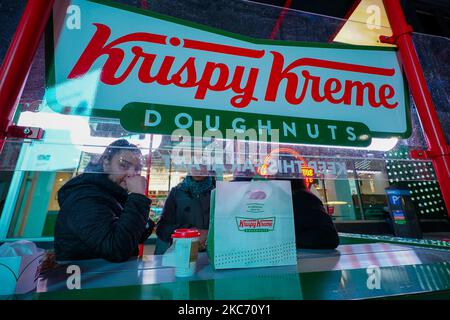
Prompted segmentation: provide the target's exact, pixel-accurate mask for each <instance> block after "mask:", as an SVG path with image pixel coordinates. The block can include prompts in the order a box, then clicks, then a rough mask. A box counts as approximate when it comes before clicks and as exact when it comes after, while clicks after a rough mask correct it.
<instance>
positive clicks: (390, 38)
mask: <svg viewBox="0 0 450 320" xmlns="http://www.w3.org/2000/svg"><path fill="white" fill-rule="evenodd" d="M407 33H408V34H409V33H413V28H412V27H411V26H410V25H408V26H407V27H406V28H405V30H402V31H401V32H399V33H398V34H396V35H392V36H380V37H379V39H380V42H381V43H388V44H396V43H397V39H398V38H399V37H401V36H402V35H404V34H407Z"/></svg>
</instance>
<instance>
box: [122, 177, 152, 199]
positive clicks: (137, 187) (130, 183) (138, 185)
mask: <svg viewBox="0 0 450 320" xmlns="http://www.w3.org/2000/svg"><path fill="white" fill-rule="evenodd" d="M125 184H126V189H127V190H128V191H129V192H133V193H139V194H142V195H145V194H146V192H145V187H146V186H147V180H146V179H145V178H144V177H142V176H132V177H127V178H125Z"/></svg>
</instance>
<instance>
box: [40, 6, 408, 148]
mask: <svg viewBox="0 0 450 320" xmlns="http://www.w3.org/2000/svg"><path fill="white" fill-rule="evenodd" d="M69 5H70V6H71V7H72V8H73V6H76V7H78V8H79V9H80V12H81V14H82V17H83V19H81V26H80V28H79V29H73V28H70V25H69V24H68V21H69V19H71V18H72V17H71V15H70V14H69V13H66V12H71V11H70V10H67V9H68V6H69ZM53 20H54V23H53V26H54V30H53V41H52V42H53V45H54V50H53V57H52V59H51V60H52V62H53V64H52V67H51V69H50V70H49V71H50V72H49V73H48V74H49V78H48V86H47V87H48V88H47V91H46V101H47V103H48V104H49V105H50V106H51V107H52V108H53V109H54V110H55V111H57V112H62V113H68V114H80V115H93V116H104V117H115V118H118V119H120V121H121V124H122V126H123V127H124V128H125V129H127V130H129V131H134V132H143V133H160V134H171V133H172V132H173V131H174V130H175V129H186V130H188V131H189V132H192V133H193V134H194V135H202V133H203V132H204V130H215V131H220V132H223V133H225V131H226V130H233V131H245V130H247V129H255V130H256V132H257V133H258V134H260V133H261V132H262V131H263V130H266V133H268V134H269V135H271V134H272V132H274V130H278V131H277V134H278V137H279V140H280V141H281V142H293V143H295V142H297V143H311V144H329V145H350V146H367V145H369V144H370V142H371V138H372V137H393V136H395V137H402V138H406V137H408V136H409V135H410V129H409V128H410V125H409V116H408V104H407V95H406V93H405V84H404V81H403V76H402V73H401V70H400V66H399V63H398V61H397V58H396V52H395V50H393V49H392V48H378V47H377V48H375V47H364V46H347V45H345V46H343V45H336V44H319V43H298V42H294V43H290V42H282V41H265V40H255V39H251V38H244V37H240V36H238V35H234V34H228V33H225V32H222V31H219V30H212V29H209V28H206V27H203V26H200V25H194V24H191V23H189V22H186V21H181V20H176V19H173V18H169V17H165V16H160V15H158V14H155V13H151V12H149V11H142V10H139V9H135V8H131V7H127V6H122V5H118V4H116V3H109V2H105V1H87V0H73V1H71V3H65V4H64V5H57V6H55V8H54V19H53ZM196 121H199V123H201V126H202V127H201V130H200V131H199V130H194V127H195V126H194V124H195V123H196Z"/></svg>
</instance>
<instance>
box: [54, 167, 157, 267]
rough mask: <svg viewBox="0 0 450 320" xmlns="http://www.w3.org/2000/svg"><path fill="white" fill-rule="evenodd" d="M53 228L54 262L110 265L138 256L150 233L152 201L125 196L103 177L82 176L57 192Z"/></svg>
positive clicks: (136, 195) (124, 191) (140, 196)
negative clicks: (96, 261) (103, 262)
mask: <svg viewBox="0 0 450 320" xmlns="http://www.w3.org/2000/svg"><path fill="white" fill-rule="evenodd" d="M58 202H59V206H60V208H61V209H60V211H59V213H58V216H57V219H56V224H55V241H54V247H55V255H56V260H59V261H61V260H81V259H95V258H103V259H105V260H108V261H112V262H121V261H125V260H128V259H129V258H130V257H132V256H136V255H137V254H138V245H139V243H141V242H143V241H145V239H147V238H148V237H149V236H150V234H151V233H152V230H153V227H154V223H153V221H152V220H151V219H149V212H150V204H151V200H150V199H148V198H147V197H145V196H144V195H141V194H137V193H130V194H128V193H127V191H126V190H125V189H123V188H122V187H121V186H119V185H117V184H116V183H114V182H112V181H111V180H110V179H109V178H108V176H107V175H106V174H101V173H100V174H99V173H85V174H82V175H79V176H77V177H75V178H73V179H71V180H70V181H69V182H67V183H66V184H65V185H64V186H63V187H62V188H61V189H60V190H59V192H58Z"/></svg>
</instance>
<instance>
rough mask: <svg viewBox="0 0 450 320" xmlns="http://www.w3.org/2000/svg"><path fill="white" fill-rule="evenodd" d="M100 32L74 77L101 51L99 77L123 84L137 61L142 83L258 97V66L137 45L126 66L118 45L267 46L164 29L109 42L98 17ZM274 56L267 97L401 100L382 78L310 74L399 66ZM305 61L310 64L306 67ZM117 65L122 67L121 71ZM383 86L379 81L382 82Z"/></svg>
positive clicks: (244, 102) (359, 102)
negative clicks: (231, 42) (220, 41)
mask: <svg viewBox="0 0 450 320" xmlns="http://www.w3.org/2000/svg"><path fill="white" fill-rule="evenodd" d="M94 26H95V27H96V32H95V33H94V35H93V37H92V39H91V40H90V42H89V43H88V45H87V46H86V48H85V50H84V51H83V53H82V54H81V56H80V58H79V59H78V61H77V62H76V64H75V66H74V67H73V69H72V70H71V72H70V73H69V75H68V78H69V79H74V78H78V77H81V76H83V75H85V74H86V73H87V72H89V70H90V69H91V68H92V65H93V64H94V63H95V62H96V61H97V60H98V59H99V58H100V57H102V56H106V57H107V59H106V60H105V62H104V64H103V66H102V70H101V74H100V81H101V82H102V83H104V84H107V85H112V86H114V85H119V84H121V83H122V82H124V81H125V80H126V79H127V78H128V77H129V76H130V74H131V72H132V71H133V69H135V68H136V67H138V70H137V77H138V80H139V81H140V82H141V83H145V84H152V83H156V84H158V85H161V86H168V85H174V86H176V87H179V88H196V90H195V94H194V97H193V98H194V99H196V100H203V99H205V98H206V96H207V94H208V92H211V91H215V92H223V91H231V92H232V93H233V94H232V97H231V98H230V101H229V102H230V104H231V105H232V106H233V107H235V108H245V107H247V106H248V105H249V104H250V103H251V102H252V101H258V98H257V97H255V96H254V91H255V87H256V83H257V81H258V76H259V75H260V72H259V71H260V70H259V68H257V67H251V68H250V67H246V66H244V65H237V66H234V67H230V66H229V65H227V64H225V63H221V62H214V61H199V59H198V58H196V57H195V56H188V57H187V58H186V60H185V61H184V62H183V63H182V64H181V67H178V68H175V67H174V66H175V65H177V66H179V65H180V63H177V57H176V56H170V55H165V56H158V55H157V54H156V53H150V52H144V49H143V48H142V47H141V46H139V45H135V46H132V47H131V50H130V51H131V54H132V57H131V59H130V60H129V61H130V62H129V64H128V66H123V63H124V60H125V55H126V52H125V51H124V49H122V48H120V47H118V46H119V45H121V44H127V43H128V44H129V43H134V42H136V43H139V42H141V43H154V44H158V45H172V46H179V47H180V48H181V47H182V48H184V49H187V50H191V51H190V52H191V53H192V55H194V53H195V51H196V50H197V51H208V52H214V53H216V54H226V55H235V56H240V57H245V58H249V59H260V58H262V57H263V56H264V54H265V51H264V50H254V49H248V48H240V47H235V46H230V45H224V44H215V43H209V42H204V41H198V40H190V39H182V40H180V39H179V38H169V37H167V36H164V35H158V34H152V33H145V32H136V33H131V34H128V35H125V36H122V37H119V38H117V39H115V40H112V41H110V42H109V43H108V41H109V38H110V36H111V29H110V28H109V27H108V26H106V25H104V24H99V23H94ZM270 53H271V54H272V56H273V61H272V66H271V70H270V74H269V79H268V81H267V86H266V87H265V95H264V100H265V101H268V102H274V101H276V100H277V96H278V95H279V94H280V95H281V96H282V98H280V99H283V100H285V101H286V102H287V103H289V104H292V105H301V104H302V102H303V101H304V100H305V98H306V97H307V96H309V97H310V98H311V99H312V100H314V101H315V102H318V103H324V102H327V103H330V104H335V105H338V104H344V105H356V106H358V107H361V106H363V105H364V104H365V103H368V104H369V105H370V106H371V107H373V108H379V107H381V106H383V107H384V108H387V109H394V108H396V107H397V106H398V102H396V101H391V99H392V98H393V97H394V96H395V90H394V88H393V87H392V86H391V85H389V84H387V83H384V84H382V85H375V84H373V83H372V82H370V81H366V82H361V81H355V80H345V81H341V80H339V79H337V78H333V77H329V78H326V79H322V77H320V76H318V75H314V74H312V73H313V72H314V70H315V69H317V68H322V69H330V70H338V71H345V72H353V73H363V74H369V75H377V76H382V77H392V76H393V75H394V73H395V70H394V69H393V68H392V69H386V68H378V67H371V66H364V65H356V64H350V63H343V62H336V61H329V60H321V59H315V58H300V59H297V60H295V61H293V62H291V63H290V64H288V65H287V66H284V56H283V55H282V54H281V53H279V52H276V51H270ZM302 67H303V68H304V67H309V68H308V70H305V69H303V70H302ZM119 69H121V70H123V71H122V72H121V74H119ZM283 81H285V92H283V93H281V92H279V91H280V90H279V87H280V84H281V82H283ZM378 86H379V87H378Z"/></svg>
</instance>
